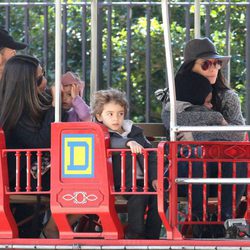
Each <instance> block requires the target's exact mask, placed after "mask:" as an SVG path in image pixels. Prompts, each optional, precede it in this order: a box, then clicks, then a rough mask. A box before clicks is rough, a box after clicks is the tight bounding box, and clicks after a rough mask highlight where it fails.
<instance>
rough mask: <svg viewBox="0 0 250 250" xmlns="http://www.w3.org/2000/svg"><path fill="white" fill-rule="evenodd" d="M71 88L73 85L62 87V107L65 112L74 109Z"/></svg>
mask: <svg viewBox="0 0 250 250" xmlns="http://www.w3.org/2000/svg"><path fill="white" fill-rule="evenodd" d="M71 86H72V85H65V86H63V87H62V106H63V109H65V110H69V109H71V108H72V101H73V98H72V96H71Z"/></svg>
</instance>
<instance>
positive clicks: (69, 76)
mask: <svg viewBox="0 0 250 250" xmlns="http://www.w3.org/2000/svg"><path fill="white" fill-rule="evenodd" d="M61 83H62V85H71V84H74V83H75V84H80V85H82V88H84V85H85V83H84V81H82V80H81V79H80V78H79V76H78V75H77V74H75V73H73V72H71V71H68V72H66V73H65V74H63V75H62V78H61Z"/></svg>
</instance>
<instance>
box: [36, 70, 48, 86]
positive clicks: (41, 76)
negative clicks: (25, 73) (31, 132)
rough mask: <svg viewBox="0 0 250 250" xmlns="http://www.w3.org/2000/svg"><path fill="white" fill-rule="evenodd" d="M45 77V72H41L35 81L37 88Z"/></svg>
mask: <svg viewBox="0 0 250 250" xmlns="http://www.w3.org/2000/svg"><path fill="white" fill-rule="evenodd" d="M45 75H46V72H45V70H44V71H43V74H42V75H40V76H39V77H38V78H37V79H36V84H37V86H39V85H40V84H41V83H42V81H43V78H44V77H45Z"/></svg>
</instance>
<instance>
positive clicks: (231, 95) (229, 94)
mask: <svg viewBox="0 0 250 250" xmlns="http://www.w3.org/2000/svg"><path fill="white" fill-rule="evenodd" d="M219 95H220V96H221V97H222V99H224V98H227V99H235V98H239V96H238V94H237V92H236V91H235V90H233V89H226V90H223V91H220V92H219Z"/></svg>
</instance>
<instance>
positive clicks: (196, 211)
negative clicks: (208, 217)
mask: <svg viewBox="0 0 250 250" xmlns="http://www.w3.org/2000/svg"><path fill="white" fill-rule="evenodd" d="M191 157H193V155H191ZM232 170H233V164H232V163H231V162H224V163H222V173H221V175H222V177H223V178H231V177H232ZM236 175H237V177H238V178H243V177H246V176H247V164H246V163H245V162H239V163H237V164H236ZM217 176H218V163H217V162H210V163H208V164H207V178H217ZM178 177H183V178H185V177H188V163H187V162H179V163H178ZM192 177H193V178H202V177H203V166H202V162H193V163H192ZM214 187H217V185H207V196H210V195H211V193H212V190H214ZM245 188H246V185H237V189H236V202H237V205H239V202H240V199H241V197H242V195H243V194H244V192H245ZM215 191H216V192H217V189H216V190H215ZM178 195H179V196H184V197H187V196H188V186H187V185H180V186H179V188H178ZM202 201H203V188H202V185H197V184H193V185H192V214H193V215H195V216H197V217H199V219H201V218H202V214H203V207H202ZM221 207H222V208H221V213H222V219H223V220H225V219H228V218H232V185H225V184H223V185H222V201H221Z"/></svg>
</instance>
